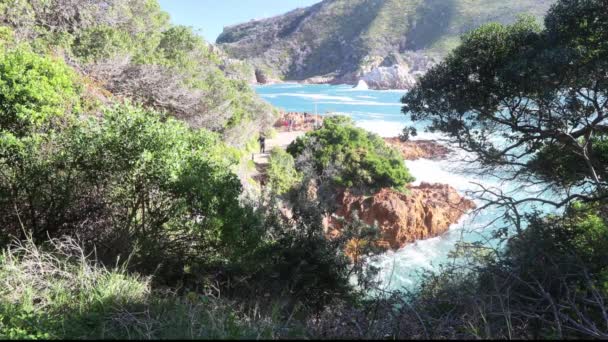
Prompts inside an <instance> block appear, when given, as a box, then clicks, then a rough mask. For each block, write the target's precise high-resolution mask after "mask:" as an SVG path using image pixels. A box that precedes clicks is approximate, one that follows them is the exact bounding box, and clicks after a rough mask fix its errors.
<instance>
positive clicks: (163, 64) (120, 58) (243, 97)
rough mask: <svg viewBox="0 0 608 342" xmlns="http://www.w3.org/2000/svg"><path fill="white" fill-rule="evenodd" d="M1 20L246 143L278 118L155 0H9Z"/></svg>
mask: <svg viewBox="0 0 608 342" xmlns="http://www.w3.org/2000/svg"><path fill="white" fill-rule="evenodd" d="M0 24H3V25H6V26H8V27H10V28H12V29H13V30H14V31H15V37H16V39H17V41H26V42H31V44H32V45H33V46H34V48H35V49H36V50H37V51H38V52H47V51H54V53H56V54H59V55H62V56H63V57H64V58H65V59H66V60H67V61H68V62H69V64H70V65H72V66H75V67H76V68H77V69H79V70H81V71H82V72H83V73H85V74H87V75H88V76H89V77H90V78H91V79H93V80H95V81H96V82H97V83H100V84H101V85H102V86H103V87H105V88H106V89H107V90H109V91H111V92H112V94H113V95H115V96H124V97H128V98H130V99H132V100H135V101H138V102H141V103H142V104H144V105H146V106H148V107H150V108H154V109H156V110H161V111H167V112H168V113H169V114H170V115H172V116H175V117H177V118H180V119H182V120H184V121H186V122H188V123H189V124H190V125H191V126H192V127H196V128H207V129H211V130H213V131H217V132H220V133H222V134H223V137H224V140H225V141H227V142H229V143H231V144H233V145H236V146H239V147H242V146H244V144H245V143H246V142H247V141H248V140H252V139H255V135H256V134H257V133H258V132H259V131H260V130H266V129H268V128H269V127H270V125H271V124H272V123H273V122H272V121H273V117H274V113H273V109H272V107H270V106H269V105H268V104H266V103H265V102H264V101H262V100H261V99H259V98H258V97H257V96H256V95H255V93H254V92H253V90H251V89H250V88H249V87H248V85H247V82H246V80H247V77H248V75H240V76H239V75H236V76H235V70H231V71H230V77H227V76H226V74H224V72H223V71H222V69H223V68H224V65H225V64H227V63H228V64H229V61H226V60H225V59H224V60H223V59H222V58H220V57H219V56H218V54H217V53H215V52H214V51H213V50H212V49H211V48H210V47H209V46H208V44H207V43H206V42H205V41H204V40H203V39H202V38H201V37H200V36H198V35H197V34H195V33H194V32H193V31H192V29H190V28H187V27H182V26H173V25H171V24H170V23H169V17H168V15H167V14H166V13H165V12H163V11H162V10H161V9H160V6H159V4H158V3H157V1H156V0H112V1H100V0H99V1H98V0H94V1H87V2H86V3H81V2H79V1H73V0H53V1H38V0H5V1H3V2H2V4H0Z"/></svg>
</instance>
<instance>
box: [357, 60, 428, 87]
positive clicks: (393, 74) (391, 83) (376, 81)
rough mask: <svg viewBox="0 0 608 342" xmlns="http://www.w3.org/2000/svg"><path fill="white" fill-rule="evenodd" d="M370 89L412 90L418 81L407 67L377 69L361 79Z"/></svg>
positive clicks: (394, 66)
mask: <svg viewBox="0 0 608 342" xmlns="http://www.w3.org/2000/svg"><path fill="white" fill-rule="evenodd" d="M361 80H362V81H365V83H367V85H368V86H369V88H370V89H376V90H386V89H411V88H413V87H414V86H415V85H416V82H417V79H416V77H414V75H413V74H412V73H411V72H410V69H409V68H408V67H407V66H405V65H393V66H390V67H383V66H380V67H376V68H374V69H372V71H370V72H368V73H367V74H365V75H363V77H361Z"/></svg>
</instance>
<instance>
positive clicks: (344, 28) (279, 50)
mask: <svg viewBox="0 0 608 342" xmlns="http://www.w3.org/2000/svg"><path fill="white" fill-rule="evenodd" d="M553 2H554V1H553V0H503V1H499V0H485V1H482V0H407V1H404V0H325V1H322V2H319V3H317V4H315V5H312V6H310V7H305V8H297V9H294V10H292V11H290V12H287V13H285V14H283V15H278V16H274V17H271V18H266V19H262V20H252V21H249V22H246V23H242V24H236V25H232V26H228V27H225V28H224V31H223V32H222V34H221V35H220V36H219V37H218V39H217V41H216V43H217V45H218V46H219V47H220V48H221V49H223V50H225V51H226V53H227V54H228V55H229V56H231V57H233V58H236V59H241V60H247V61H248V62H250V63H252V64H253V65H255V67H256V68H257V72H256V74H258V76H259V77H258V82H260V81H262V82H260V83H265V82H263V81H269V80H292V81H303V82H310V83H347V84H357V82H358V81H359V80H365V81H366V82H368V83H371V86H372V87H373V88H380V89H381V88H399V87H408V88H409V87H411V86H412V85H413V84H414V83H415V78H416V77H418V76H419V75H420V74H422V73H424V72H425V71H426V70H428V68H429V67H430V66H432V65H434V64H435V63H437V62H438V61H439V60H440V59H441V58H443V57H444V56H445V55H446V54H447V53H448V52H449V51H450V50H451V49H452V48H454V47H455V46H456V45H457V44H458V42H459V40H458V37H459V36H460V35H461V34H463V33H466V32H468V31H470V30H472V29H474V28H476V27H478V26H480V25H481V24H484V23H487V22H491V21H498V22H500V23H504V24H507V23H512V22H514V21H515V20H516V18H517V16H518V15H519V14H523V13H529V14H531V15H533V16H535V17H541V16H542V15H544V14H545V12H546V11H547V10H548V9H549V6H550V5H551V4H552V3H553ZM372 72H374V73H373V74H372Z"/></svg>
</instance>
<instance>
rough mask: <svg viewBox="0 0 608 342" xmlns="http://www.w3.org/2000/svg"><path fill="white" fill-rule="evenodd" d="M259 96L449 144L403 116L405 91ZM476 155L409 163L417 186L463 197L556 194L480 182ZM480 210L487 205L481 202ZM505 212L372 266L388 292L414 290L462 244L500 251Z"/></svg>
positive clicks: (294, 88) (305, 88) (293, 108)
mask: <svg viewBox="0 0 608 342" xmlns="http://www.w3.org/2000/svg"><path fill="white" fill-rule="evenodd" d="M255 89H256V92H257V93H258V94H259V95H260V96H261V97H262V98H264V99H265V100H267V101H268V102H270V103H271V104H272V105H274V106H275V107H278V108H282V109H283V110H286V111H290V112H309V113H315V112H316V113H318V114H321V115H326V114H329V113H332V114H342V115H347V116H350V117H352V118H353V120H354V121H355V122H356V124H357V126H359V127H361V128H364V129H366V130H368V131H371V132H374V133H376V134H379V135H380V136H383V137H395V136H398V135H399V133H400V132H401V131H402V129H403V128H404V127H405V126H415V127H416V128H417V129H418V133H419V136H418V137H417V138H416V139H436V140H442V139H445V138H444V137H443V136H441V135H440V134H430V133H426V132H424V128H425V126H426V125H425V123H420V122H418V123H416V124H415V125H414V124H413V123H412V122H409V121H408V119H407V117H406V116H405V115H404V114H402V113H401V107H402V105H401V103H400V99H401V98H402V96H403V95H405V93H406V91H405V90H390V91H374V90H367V89H354V88H352V87H351V86H330V85H302V84H277V85H269V86H257V87H255ZM467 159H470V156H469V155H468V154H467V153H465V152H464V151H459V150H457V149H456V151H455V153H454V154H453V155H452V156H451V157H450V159H449V160H442V161H432V160H424V159H423V160H418V161H407V167H408V168H409V169H410V172H411V173H412V175H413V176H414V177H416V183H420V182H427V183H442V184H449V185H451V186H453V187H454V188H456V189H457V190H458V191H459V192H460V193H461V194H462V195H464V196H467V195H470V196H469V197H471V196H472V193H471V192H472V191H478V190H479V189H480V187H479V185H478V184H481V185H483V186H484V187H490V188H493V189H499V190H500V191H503V192H504V193H508V194H511V195H513V196H514V197H515V198H523V197H529V196H537V197H547V198H552V197H553V196H555V194H551V193H547V192H543V193H542V194H540V192H541V191H542V190H543V189H542V187H541V186H539V185H536V186H531V185H526V186H525V187H524V189H522V184H521V183H515V182H504V181H502V180H500V179H499V178H497V177H492V176H484V177H483V178H479V177H478V176H477V175H476V174H475V173H474V172H471V171H470V170H471V167H473V168H474V165H471V163H470V162H467V161H466V160H467ZM476 202H477V204H478V206H480V207H481V206H483V205H484V202H483V201H481V200H476ZM522 209H523V210H524V211H531V210H540V211H544V212H551V211H552V208H551V207H548V206H532V205H529V206H527V207H525V208H522ZM503 213H504V210H501V209H497V208H488V209H484V210H483V211H481V212H479V213H475V214H474V215H473V214H470V215H466V216H465V217H463V218H462V219H461V221H460V222H458V223H457V224H454V225H453V226H452V227H451V228H450V230H449V231H448V232H447V233H446V234H444V235H443V236H440V237H437V238H433V239H429V240H424V241H418V242H416V243H414V244H412V245H409V246H406V247H405V248H402V249H401V250H399V251H390V252H388V253H386V254H384V255H382V256H380V257H379V258H377V259H376V260H373V261H372V263H373V264H374V265H376V266H380V268H381V272H380V275H379V277H380V280H381V281H382V284H383V287H384V288H385V289H388V290H401V289H413V288H415V287H416V285H418V284H419V283H420V280H421V274H422V273H423V272H424V271H437V270H439V269H440V267H441V265H444V264H447V263H451V262H454V260H453V259H451V258H449V257H448V256H449V254H450V251H452V250H454V249H455V247H456V245H457V243H458V242H466V243H474V242H482V243H483V244H484V245H486V246H488V247H499V242H498V241H497V240H496V239H494V238H493V235H492V233H493V232H494V231H495V230H496V229H498V228H501V227H504V226H505V223H504V222H503V221H501V220H500V219H499V218H500V217H501V216H502V214H503Z"/></svg>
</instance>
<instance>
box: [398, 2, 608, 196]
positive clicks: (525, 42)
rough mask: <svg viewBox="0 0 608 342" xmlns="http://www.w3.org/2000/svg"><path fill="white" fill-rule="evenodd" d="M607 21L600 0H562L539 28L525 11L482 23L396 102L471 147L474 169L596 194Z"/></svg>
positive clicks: (607, 64) (606, 95)
mask: <svg viewBox="0 0 608 342" xmlns="http://www.w3.org/2000/svg"><path fill="white" fill-rule="evenodd" d="M607 22H608V3H607V2H606V1H602V0H566V1H560V2H558V3H557V4H556V5H554V6H553V7H552V8H551V10H550V11H549V13H548V15H547V17H546V19H545V28H542V27H541V26H540V25H539V24H537V23H535V22H534V20H533V19H530V18H526V17H523V18H521V19H520V20H519V21H518V22H517V23H515V24H513V25H509V26H504V25H500V24H488V25H485V26H483V27H481V28H479V29H477V30H475V31H473V32H471V33H469V34H468V35H466V36H464V37H463V39H462V45H461V46H460V47H458V48H457V49H455V50H454V51H453V52H452V53H451V54H450V56H449V57H448V58H447V59H446V60H445V61H444V62H442V63H441V64H440V65H438V66H437V67H435V68H433V69H432V70H431V71H430V72H429V73H428V74H426V75H425V76H424V77H422V79H421V80H420V82H419V85H418V86H417V87H416V88H415V89H413V90H412V91H411V92H409V93H408V94H407V95H405V96H404V97H403V99H402V102H403V103H404V107H403V112H404V113H405V114H406V115H408V116H409V117H411V119H412V120H414V121H424V122H428V123H429V128H430V130H432V131H438V132H442V133H445V134H446V135H447V136H448V137H450V138H451V139H452V140H453V141H455V142H456V143H458V144H459V145H460V146H461V147H462V148H464V149H465V150H467V151H470V152H473V154H474V155H475V156H476V158H477V161H478V162H479V165H480V171H482V172H492V174H494V175H496V174H498V173H499V172H504V173H505V174H507V176H505V178H508V179H519V180H527V181H535V179H537V178H538V177H539V176H540V178H541V181H542V182H547V181H549V182H550V185H551V186H555V187H557V188H560V189H566V190H568V189H572V188H573V187H576V189H577V190H576V191H575V192H574V193H573V194H572V195H570V196H565V198H564V201H563V202H562V201H557V202H554V203H553V204H555V205H557V206H562V205H565V204H568V203H570V201H572V200H576V199H579V200H594V199H598V198H603V197H604V196H605V188H606V186H607V185H608V184H607V182H608V178H607V177H608V168H607V164H606V163H605V161H606V154H605V153H606V150H605V137H606V135H607V134H608V125H607V124H608V122H607V115H608V59H607V58H606V56H607V53H608V45H607V43H606V42H607V41H608V38H607V28H608V24H607ZM556 154H559V159H556V158H555V157H556ZM556 163H557V164H560V165H561V166H560V167H550V166H551V165H555V164H556ZM539 165H543V166H542V167H538V166H539ZM497 171H499V172H497ZM566 173H567V174H566ZM556 176H558V177H556ZM531 200H535V199H531Z"/></svg>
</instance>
